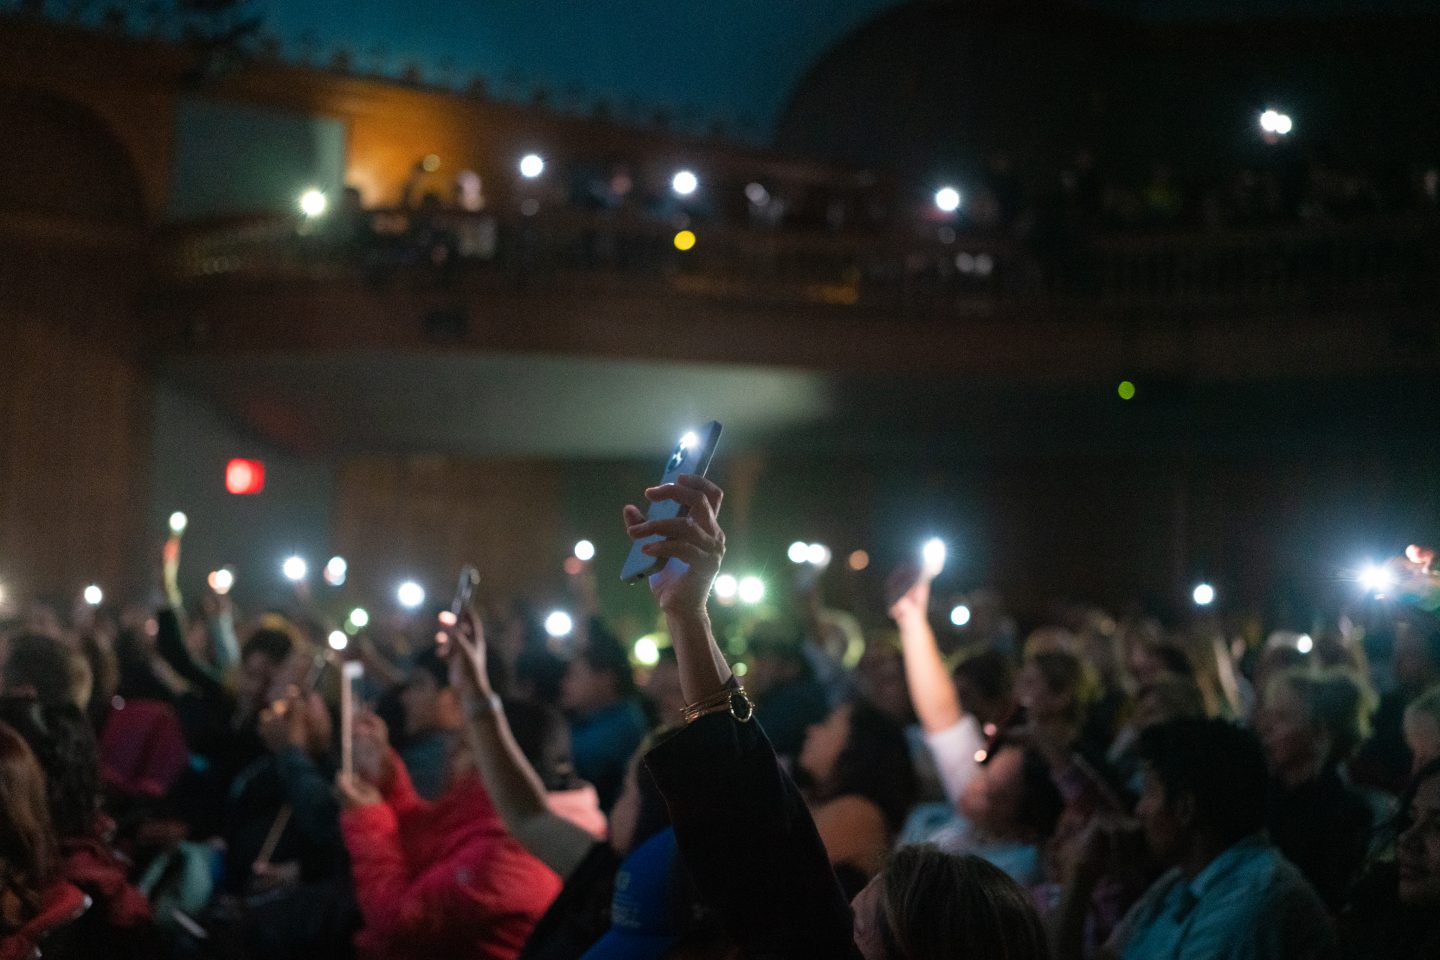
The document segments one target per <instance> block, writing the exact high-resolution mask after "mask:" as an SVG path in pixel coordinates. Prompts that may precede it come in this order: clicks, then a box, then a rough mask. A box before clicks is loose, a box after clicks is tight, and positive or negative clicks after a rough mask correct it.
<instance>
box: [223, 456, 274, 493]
mask: <svg viewBox="0 0 1440 960" xmlns="http://www.w3.org/2000/svg"><path fill="white" fill-rule="evenodd" d="M225 489H226V490H229V491H230V492H231V493H234V494H237V495H238V494H247V493H259V492H260V491H261V490H264V489H265V464H263V463H261V462H260V461H259V460H231V461H230V462H229V463H227V464H226V465H225Z"/></svg>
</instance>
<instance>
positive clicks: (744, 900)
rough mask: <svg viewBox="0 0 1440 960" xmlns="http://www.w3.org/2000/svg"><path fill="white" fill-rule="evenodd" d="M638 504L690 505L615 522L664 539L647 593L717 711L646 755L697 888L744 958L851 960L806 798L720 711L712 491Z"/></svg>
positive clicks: (737, 706)
mask: <svg viewBox="0 0 1440 960" xmlns="http://www.w3.org/2000/svg"><path fill="white" fill-rule="evenodd" d="M645 495H646V497H647V498H648V499H650V500H652V501H655V500H676V501H679V502H680V503H682V504H684V505H685V506H687V507H689V508H690V510H689V515H688V516H685V517H681V518H677V519H674V520H660V521H653V522H652V521H647V520H646V519H645V517H644V515H643V514H641V512H640V511H639V509H637V508H636V507H633V506H627V507H626V508H625V513H624V518H625V525H626V528H627V530H628V531H629V534H630V537H631V539H635V540H638V539H641V538H643V537H647V536H650V535H652V534H659V535H661V536H662V537H665V539H664V540H660V541H656V542H655V543H652V544H650V545H648V546H647V547H645V552H646V553H648V554H650V555H651V556H653V557H661V558H665V559H666V560H668V561H669V562H668V563H666V565H665V568H664V569H663V570H661V571H660V572H659V573H657V574H655V575H654V576H652V577H651V578H650V589H651V592H652V593H653V594H654V595H655V599H656V601H657V602H658V603H659V605H660V609H661V611H662V612H663V613H664V614H665V619H666V622H667V624H668V626H669V631H670V640H671V643H672V644H674V647H675V654H676V660H677V661H678V663H679V666H680V684H681V688H682V690H683V692H684V695H685V699H686V700H687V701H688V702H690V703H691V704H712V705H716V706H717V712H710V713H706V714H705V715H703V716H700V717H698V718H697V719H693V720H692V722H690V723H688V724H687V725H686V726H685V727H684V728H682V729H681V730H680V731H679V732H677V733H675V734H674V735H672V736H670V737H668V738H667V739H665V740H664V741H663V742H662V743H660V744H659V745H658V746H656V747H655V748H654V749H653V750H651V751H650V752H649V753H648V754H647V755H646V757H645V765H646V768H647V769H648V770H649V771H650V774H651V776H653V777H654V779H655V783H656V785H657V786H659V788H660V791H661V792H662V793H663V794H664V796H665V801H666V803H667V805H668V806H669V808H670V816H671V820H672V822H673V825H674V828H675V837H676V840H677V842H678V844H679V847H680V852H681V854H682V855H683V856H684V858H685V863H686V865H687V866H688V867H689V869H690V873H691V876H692V877H693V878H694V880H695V884H696V887H697V888H698V889H699V891H700V893H701V895H702V896H703V897H704V899H705V900H706V902H708V903H710V904H711V905H713V906H714V907H715V908H716V909H717V910H719V911H720V913H721V914H722V916H723V917H724V919H725V922H726V925H727V926H728V927H729V929H730V932H731V935H732V936H734V937H735V939H736V940H737V942H738V943H739V944H740V945H741V946H742V948H744V950H745V951H746V954H747V955H753V956H767V957H772V956H773V957H835V958H858V957H859V953H858V951H857V950H856V949H855V944H854V940H853V935H852V932H851V928H852V919H851V914H850V907H849V904H848V903H846V901H845V897H844V894H842V893H841V891H840V886H839V883H838V882H837V881H836V879H835V874H834V872H833V871H832V870H831V868H830V861H829V858H828V857H827V856H826V853H825V847H824V845H823V844H822V843H821V841H820V836H819V834H818V833H817V832H816V830H815V823H814V821H813V820H812V819H811V817H810V813H809V811H808V810H807V809H806V807H805V802H804V800H803V799H802V798H801V796H800V793H799V791H798V790H797V789H796V788H795V785H794V783H792V782H791V780H790V778H789V777H788V776H787V775H786V774H785V772H784V771H783V770H781V769H780V764H779V762H778V761H777V760H776V759H775V752H774V750H773V749H771V746H770V741H769V740H768V739H766V737H765V733H764V731H763V730H761V729H760V725H759V723H757V722H754V721H753V720H751V718H750V715H749V713H748V711H746V710H745V708H744V704H743V702H739V703H737V700H736V699H732V700H731V701H730V708H729V709H728V710H727V709H725V707H724V706H723V704H724V702H725V701H724V697H723V693H724V692H725V691H726V690H727V689H728V688H731V687H733V686H734V677H733V675H732V674H731V672H730V666H729V664H728V663H726V661H725V657H724V655H723V654H722V653H721V652H720V648H719V646H718V645H716V643H715V638H714V636H713V634H712V633H711V630H710V618H709V615H708V613H707V612H706V608H705V604H706V601H707V599H708V597H709V595H710V587H711V584H712V583H713V582H714V580H715V575H716V573H718V572H719V569H720V561H721V559H722V558H723V557H724V555H725V534H724V532H723V531H722V530H721V529H720V525H719V522H718V519H717V518H718V513H719V510H720V503H721V499H722V497H723V495H722V494H721V492H720V488H719V487H717V486H715V484H713V483H711V482H709V481H708V480H705V479H703V478H700V477H693V476H682V477H680V478H679V481H678V482H677V483H675V484H665V485H662V486H659V487H652V488H651V489H649V490H647V491H645Z"/></svg>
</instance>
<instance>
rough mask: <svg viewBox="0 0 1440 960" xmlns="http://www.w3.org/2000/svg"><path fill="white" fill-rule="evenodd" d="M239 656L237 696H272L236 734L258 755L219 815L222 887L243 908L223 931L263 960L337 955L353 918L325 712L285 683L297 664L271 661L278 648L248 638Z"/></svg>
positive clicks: (293, 660) (293, 684) (314, 699)
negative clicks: (229, 930) (265, 690)
mask: <svg viewBox="0 0 1440 960" xmlns="http://www.w3.org/2000/svg"><path fill="white" fill-rule="evenodd" d="M264 642H265V643H267V644H268V643H269V642H270V641H268V640H267V641H264ZM245 650H246V654H245V657H244V659H243V661H242V662H245V663H247V664H248V665H247V666H245V667H244V668H243V669H244V670H245V671H246V672H247V673H251V674H252V675H250V676H249V677H248V679H246V680H244V681H243V682H242V690H245V688H247V687H250V686H251V685H258V684H260V683H261V682H262V681H263V680H264V679H265V678H266V677H268V678H269V681H270V682H271V683H272V684H273V685H274V687H273V689H272V690H271V691H270V696H271V698H272V699H271V700H270V705H269V706H267V707H265V708H263V709H262V710H261V711H260V714H259V716H258V717H255V718H253V719H251V720H249V721H242V722H244V723H245V726H244V727H242V729H241V730H239V731H237V735H245V734H248V735H250V736H254V737H255V738H256V739H257V740H258V742H259V743H260V744H261V745H262V749H263V750H264V751H265V753H264V754H263V755H262V756H260V757H258V758H256V759H255V760H254V761H252V762H251V763H250V764H249V765H248V766H246V767H245V768H244V769H242V770H241V771H240V772H239V774H238V775H237V776H236V777H235V779H234V780H233V782H232V785H231V788H230V790H229V794H228V797H229V799H228V802H227V804H226V808H225V827H224V833H223V834H222V837H223V840H224V843H225V862H224V866H225V870H224V875H223V877H222V885H223V890H224V892H225V893H226V894H228V895H229V896H230V898H231V899H232V900H233V901H235V902H237V903H240V904H242V905H243V909H242V910H240V911H239V912H238V914H237V923H236V927H235V929H234V931H233V932H234V935H235V936H236V937H238V938H239V940H240V941H241V942H242V943H243V945H244V949H246V950H248V951H250V952H251V953H252V954H254V955H256V956H264V957H267V958H271V960H275V958H281V957H286V958H288V957H295V958H300V957H305V958H306V960H311V958H316V957H332V956H334V957H339V956H344V955H345V953H346V951H347V949H348V943H349V940H350V937H351V934H352V932H353V930H354V927H355V926H356V924H357V918H356V908H355V895H354V890H353V887H352V884H351V880H350V864H349V859H348V857H347V856H346V851H345V843H344V840H343V839H342V837H341V832H340V825H339V806H338V803H337V800H336V797H335V792H334V790H333V789H332V787H331V773H330V771H331V770H333V769H334V768H333V764H332V761H331V759H330V756H329V741H330V737H331V725H330V715H329V710H328V708H327V707H326V705H325V702H324V701H323V700H322V699H321V698H320V696H319V695H318V694H316V693H313V692H312V693H310V694H308V695H307V694H305V693H303V692H301V691H300V689H299V688H298V686H297V684H298V682H299V681H296V680H293V679H292V678H293V676H294V674H295V672H296V666H297V664H298V663H299V662H300V661H299V659H298V658H293V657H289V656H287V657H286V658H285V660H284V662H277V661H274V660H272V659H271V654H272V653H274V652H278V648H277V649H276V650H272V651H268V652H267V651H266V650H263V649H258V648H256V647H255V643H254V638H252V640H251V642H250V643H247V644H246V647H245ZM271 668H273V669H271ZM253 695H254V694H253V691H252V692H250V693H247V697H253Z"/></svg>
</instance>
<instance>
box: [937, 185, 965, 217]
mask: <svg viewBox="0 0 1440 960" xmlns="http://www.w3.org/2000/svg"><path fill="white" fill-rule="evenodd" d="M935 206H936V207H937V208H939V210H940V212H941V213H954V212H955V211H956V210H959V209H960V191H959V190H956V189H955V188H954V187H941V188H940V189H939V190H936V191H935Z"/></svg>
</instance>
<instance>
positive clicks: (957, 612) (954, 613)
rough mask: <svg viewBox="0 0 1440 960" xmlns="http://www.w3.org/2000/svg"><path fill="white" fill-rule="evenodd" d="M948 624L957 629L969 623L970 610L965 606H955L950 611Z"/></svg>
mask: <svg viewBox="0 0 1440 960" xmlns="http://www.w3.org/2000/svg"><path fill="white" fill-rule="evenodd" d="M950 622H951V623H953V624H955V626H957V627H963V626H965V624H967V623H969V622H970V608H969V607H967V606H965V604H963V603H961V604H957V605H956V606H954V607H952V608H951V610H950Z"/></svg>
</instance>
